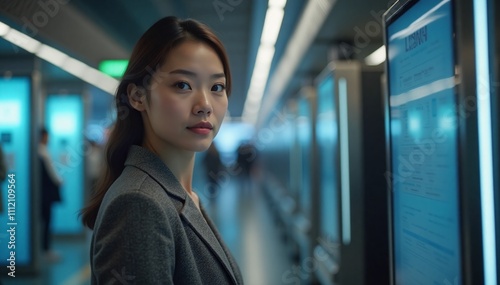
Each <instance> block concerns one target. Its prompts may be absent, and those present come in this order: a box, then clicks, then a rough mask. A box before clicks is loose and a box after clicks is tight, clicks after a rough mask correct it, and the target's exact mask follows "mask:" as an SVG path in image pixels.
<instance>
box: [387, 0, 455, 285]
mask: <svg viewBox="0 0 500 285" xmlns="http://www.w3.org/2000/svg"><path fill="white" fill-rule="evenodd" d="M452 19H453V17H452V6H451V3H450V1H449V0H444V1H418V2H417V1H415V4H414V5H413V6H411V7H410V8H409V9H408V10H406V11H405V12H404V14H402V15H401V16H400V17H399V18H397V19H396V20H395V21H394V22H392V23H391V24H390V25H389V26H388V30H387V37H388V67H389V73H388V75H389V94H390V116H391V117H390V118H391V157H392V175H393V181H392V190H393V225H394V226H393V231H394V262H395V263H394V269H395V281H396V284H462V283H461V276H460V272H461V270H460V266H461V261H460V260H461V252H460V228H459V223H460V221H459V217H460V214H459V187H458V180H459V177H458V158H457V151H458V146H457V114H456V111H455V109H456V108H455V106H456V104H457V103H456V99H455V97H456V94H455V89H454V87H455V78H454V54H453V51H454V46H453V38H452V37H453V29H452Z"/></svg>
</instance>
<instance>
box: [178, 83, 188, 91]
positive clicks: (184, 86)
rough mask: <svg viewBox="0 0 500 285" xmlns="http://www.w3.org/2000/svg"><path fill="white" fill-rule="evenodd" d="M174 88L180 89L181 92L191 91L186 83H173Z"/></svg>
mask: <svg viewBox="0 0 500 285" xmlns="http://www.w3.org/2000/svg"><path fill="white" fill-rule="evenodd" d="M175 87H177V88H179V89H182V90H190V89H191V86H189V84H188V83H186V82H177V83H175Z"/></svg>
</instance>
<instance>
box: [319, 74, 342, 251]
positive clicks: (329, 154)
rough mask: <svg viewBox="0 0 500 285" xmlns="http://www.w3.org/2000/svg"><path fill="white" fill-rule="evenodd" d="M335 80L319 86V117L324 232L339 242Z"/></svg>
mask: <svg viewBox="0 0 500 285" xmlns="http://www.w3.org/2000/svg"><path fill="white" fill-rule="evenodd" d="M334 92H335V91H334V79H333V76H332V75H329V76H327V77H326V78H325V79H323V81H322V82H320V83H319V84H318V86H317V94H318V119H317V123H316V126H317V127H316V137H317V142H318V151H319V154H320V155H319V159H320V164H321V171H320V174H321V177H320V180H321V189H320V194H319V195H320V203H321V225H320V231H321V235H322V236H323V237H324V238H326V239H327V240H329V241H330V242H339V241H340V236H339V225H338V207H337V205H338V191H339V190H338V175H339V169H338V163H337V161H338V157H337V156H338V147H339V143H338V135H337V134H338V122H337V116H336V112H335V103H334V100H333V98H334Z"/></svg>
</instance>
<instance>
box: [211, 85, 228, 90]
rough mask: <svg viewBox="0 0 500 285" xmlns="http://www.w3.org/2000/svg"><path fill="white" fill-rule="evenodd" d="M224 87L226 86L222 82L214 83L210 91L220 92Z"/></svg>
mask: <svg viewBox="0 0 500 285" xmlns="http://www.w3.org/2000/svg"><path fill="white" fill-rule="evenodd" d="M224 89H226V86H224V85H223V84H215V85H214V86H212V91H214V92H222V91H224Z"/></svg>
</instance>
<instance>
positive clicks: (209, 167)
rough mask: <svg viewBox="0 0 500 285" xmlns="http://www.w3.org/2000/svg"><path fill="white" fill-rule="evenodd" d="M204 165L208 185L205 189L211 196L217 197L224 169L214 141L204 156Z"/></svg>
mask: <svg viewBox="0 0 500 285" xmlns="http://www.w3.org/2000/svg"><path fill="white" fill-rule="evenodd" d="M203 165H204V167H205V173H206V177H207V185H206V187H205V189H204V190H205V191H207V193H206V195H207V196H208V197H209V198H215V197H216V196H217V194H218V191H219V190H220V189H219V188H220V186H221V185H220V181H218V177H219V172H221V171H223V170H224V167H223V165H222V162H221V160H220V154H219V151H218V150H217V147H216V145H215V144H214V143H212V144H211V145H210V147H209V148H208V150H207V151H206V153H205V156H204V157H203Z"/></svg>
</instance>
